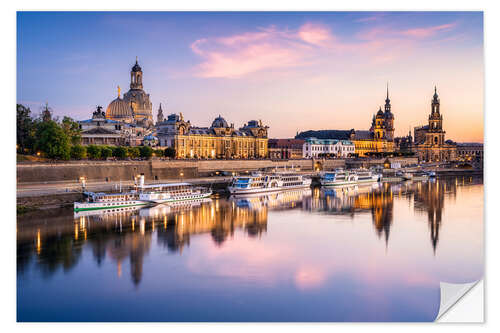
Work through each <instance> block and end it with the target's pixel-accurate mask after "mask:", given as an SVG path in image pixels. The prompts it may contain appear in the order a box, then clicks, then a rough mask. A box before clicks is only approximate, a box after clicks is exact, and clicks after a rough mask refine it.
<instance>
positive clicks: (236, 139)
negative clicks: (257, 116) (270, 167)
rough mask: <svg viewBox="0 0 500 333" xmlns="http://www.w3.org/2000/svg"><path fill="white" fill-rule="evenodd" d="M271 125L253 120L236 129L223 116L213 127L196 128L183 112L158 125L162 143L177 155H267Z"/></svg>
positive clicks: (241, 156) (207, 157)
mask: <svg viewBox="0 0 500 333" xmlns="http://www.w3.org/2000/svg"><path fill="white" fill-rule="evenodd" d="M268 128H269V127H268V126H264V125H263V124H262V121H260V120H259V121H257V120H250V121H249V122H248V124H245V125H244V126H243V127H241V128H239V129H236V128H235V127H234V124H231V125H229V124H228V123H227V122H226V120H225V119H224V118H222V117H221V116H220V115H219V116H218V117H217V118H215V120H214V121H213V122H212V125H211V126H210V127H195V126H192V125H191V122H190V121H189V120H188V121H186V120H184V117H183V115H182V113H180V114H179V115H177V114H171V115H169V116H168V117H167V119H166V120H165V121H163V122H158V123H157V124H156V136H157V137H158V140H159V146H163V147H171V148H174V149H175V153H176V158H203V159H213V158H225V159H231V158H266V157H267V156H268V138H267V131H268Z"/></svg>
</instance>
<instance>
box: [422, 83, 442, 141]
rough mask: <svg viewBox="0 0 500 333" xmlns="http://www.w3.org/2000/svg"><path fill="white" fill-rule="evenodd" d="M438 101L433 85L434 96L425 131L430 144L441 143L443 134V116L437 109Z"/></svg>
mask: <svg viewBox="0 0 500 333" xmlns="http://www.w3.org/2000/svg"><path fill="white" fill-rule="evenodd" d="M439 107H440V101H439V96H438V94H437V89H436V87H434V96H432V102H431V114H430V115H429V131H428V132H427V136H426V141H427V143H428V144H432V145H443V144H444V135H445V131H443V116H442V115H441V112H440V110H439Z"/></svg>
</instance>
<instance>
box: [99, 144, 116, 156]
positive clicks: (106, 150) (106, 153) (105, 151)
mask: <svg viewBox="0 0 500 333" xmlns="http://www.w3.org/2000/svg"><path fill="white" fill-rule="evenodd" d="M112 155H113V150H112V149H111V148H110V147H108V146H104V147H101V158H103V159H107V158H108V157H111V156H112Z"/></svg>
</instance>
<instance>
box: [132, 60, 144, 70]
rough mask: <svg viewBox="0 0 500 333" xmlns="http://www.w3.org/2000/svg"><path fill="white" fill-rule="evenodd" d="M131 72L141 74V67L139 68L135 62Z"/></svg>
mask: <svg viewBox="0 0 500 333" xmlns="http://www.w3.org/2000/svg"><path fill="white" fill-rule="evenodd" d="M132 72H142V68H141V66H139V63H138V62H137V60H136V61H135V65H134V67H132Z"/></svg>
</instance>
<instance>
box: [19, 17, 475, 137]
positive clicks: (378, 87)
mask: <svg viewBox="0 0 500 333" xmlns="http://www.w3.org/2000/svg"><path fill="white" fill-rule="evenodd" d="M136 56H137V57H138V59H139V64H140V65H141V67H142V70H143V72H144V78H143V83H144V89H145V91H146V92H147V93H149V94H150V97H151V100H152V102H153V114H154V115H155V119H156V111H157V109H158V106H159V103H162V106H163V110H164V114H170V113H179V112H182V113H183V115H184V117H185V118H186V119H189V120H191V123H192V124H193V125H195V126H210V124H211V122H212V120H213V119H214V118H215V117H217V115H219V114H221V115H222V116H223V117H225V118H226V120H227V121H228V122H229V123H234V124H235V127H240V126H242V125H243V124H244V123H245V122H248V120H250V119H262V121H263V122H264V123H265V124H267V125H268V126H270V130H269V133H270V135H269V136H270V137H278V138H286V137H293V136H294V135H295V133H296V132H297V131H304V130H308V129H350V128H355V129H368V128H369V126H370V123H371V117H372V115H373V114H374V113H375V112H376V111H377V110H378V107H379V106H382V107H383V103H384V99H385V93H386V84H387V82H388V83H389V92H390V99H391V102H392V108H393V109H392V110H393V113H394V115H395V128H396V135H397V136H400V135H405V134H406V133H408V130H409V128H410V127H411V128H413V127H415V126H418V125H423V124H426V123H427V117H428V114H429V112H430V103H431V98H432V94H433V93H434V85H436V86H437V90H438V94H439V97H440V99H441V111H442V114H443V117H444V121H443V126H444V128H445V130H446V132H447V134H446V138H447V139H452V140H455V141H459V142H464V141H480V142H482V141H483V94H484V62H483V15H482V13H481V12H318V13H316V12H306V13H303V12H243V13H242V12H239V13H229V12H207V13H197V12H151V13H149V12H137V13H134V12H120V13H115V12H102V13H93V12H74V13H69V12H57V13H51V12H42V13H28V12H20V13H18V15H17V101H18V103H22V104H25V105H27V106H30V107H31V109H32V110H33V111H35V113H38V112H39V111H40V108H41V105H42V104H44V103H45V102H48V103H49V105H50V106H51V107H52V108H53V110H54V114H55V115H56V116H60V117H62V116H63V115H69V116H71V117H73V118H75V119H77V120H83V119H88V118H90V117H91V115H92V112H93V111H94V110H95V107H96V105H102V106H103V107H104V108H106V107H107V106H108V104H109V103H110V102H111V101H112V100H113V99H115V98H116V96H117V86H118V85H120V87H121V88H122V93H123V92H126V91H127V90H128V89H129V83H130V68H131V67H132V65H133V64H134V62H135V58H136Z"/></svg>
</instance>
